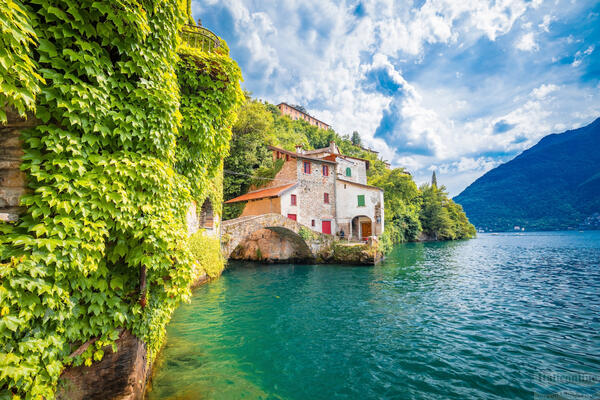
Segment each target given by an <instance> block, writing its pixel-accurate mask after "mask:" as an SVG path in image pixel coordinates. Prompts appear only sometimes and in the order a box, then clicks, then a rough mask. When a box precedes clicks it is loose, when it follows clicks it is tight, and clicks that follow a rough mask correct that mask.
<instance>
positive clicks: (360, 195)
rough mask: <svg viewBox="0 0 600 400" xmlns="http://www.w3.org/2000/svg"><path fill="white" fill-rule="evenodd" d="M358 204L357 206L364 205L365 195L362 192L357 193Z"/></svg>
mask: <svg viewBox="0 0 600 400" xmlns="http://www.w3.org/2000/svg"><path fill="white" fill-rule="evenodd" d="M358 206H359V207H364V206H365V195H364V194H359V195H358Z"/></svg>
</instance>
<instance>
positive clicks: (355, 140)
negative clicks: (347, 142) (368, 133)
mask: <svg viewBox="0 0 600 400" xmlns="http://www.w3.org/2000/svg"><path fill="white" fill-rule="evenodd" d="M352 144H353V145H355V146H360V145H361V144H362V139H361V138H360V133H358V132H357V131H354V132H352Z"/></svg>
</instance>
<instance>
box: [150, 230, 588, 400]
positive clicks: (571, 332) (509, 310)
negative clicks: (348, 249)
mask: <svg viewBox="0 0 600 400" xmlns="http://www.w3.org/2000/svg"><path fill="white" fill-rule="evenodd" d="M558 392H561V393H562V395H563V397H558V398H565V399H571V398H578V399H581V398H584V399H600V232H585V233H580V232H556V233H554V232H553V233H527V234H499V235H491V234H480V236H479V237H478V238H477V239H474V240H469V241H461V242H447V243H428V244H422V243H419V244H407V245H402V246H398V247H397V248H396V249H395V251H394V252H393V253H392V254H391V255H390V256H389V257H388V258H387V259H386V260H385V262H383V263H382V264H380V265H378V266H376V267H354V266H323V265H319V266H309V265H268V266H263V265H257V264H244V263H236V264H231V265H230V267H229V268H228V270H227V271H226V272H225V273H224V274H223V276H222V277H221V279H219V280H217V281H215V282H212V283H210V284H208V285H204V286H202V287H200V288H199V289H197V290H196V291H195V295H194V299H193V301H192V303H191V304H186V305H183V306H182V307H180V308H179V309H178V310H177V312H176V313H175V315H174V317H173V320H172V322H171V323H170V325H169V327H168V337H167V343H166V346H165V348H164V349H163V351H162V352H161V354H160V356H159V357H158V359H157V362H156V368H155V374H154V378H153V386H152V391H151V392H150V393H149V394H148V399H152V400H154V399H239V398H244V399H333V398H339V399H546V398H557V397H552V396H553V394H556V393H558ZM569 396H571V397H569Z"/></svg>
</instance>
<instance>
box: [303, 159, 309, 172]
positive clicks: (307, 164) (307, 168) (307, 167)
mask: <svg viewBox="0 0 600 400" xmlns="http://www.w3.org/2000/svg"><path fill="white" fill-rule="evenodd" d="M304 173H305V174H310V163H309V162H308V161H304Z"/></svg>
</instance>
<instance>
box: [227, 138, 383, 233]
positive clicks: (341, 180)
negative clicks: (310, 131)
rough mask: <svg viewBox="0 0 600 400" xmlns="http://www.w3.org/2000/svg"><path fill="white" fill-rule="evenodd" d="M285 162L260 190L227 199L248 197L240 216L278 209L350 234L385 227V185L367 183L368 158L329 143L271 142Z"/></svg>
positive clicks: (320, 226)
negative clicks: (313, 146) (307, 146)
mask: <svg viewBox="0 0 600 400" xmlns="http://www.w3.org/2000/svg"><path fill="white" fill-rule="evenodd" d="M269 149H270V150H271V151H272V152H273V158H274V159H275V160H279V159H284V160H285V162H284V164H283V167H282V168H281V170H280V171H279V172H278V173H277V175H276V176H275V178H274V179H273V180H272V181H270V182H269V183H268V184H266V185H264V186H263V187H262V188H259V189H258V190H254V191H252V192H249V193H247V194H245V195H242V196H239V197H236V198H235V199H231V200H229V201H227V202H226V203H237V202H242V201H247V203H246V207H245V208H244V212H243V213H242V217H245V216H252V215H262V214H268V213H277V214H282V215H285V216H287V217H288V218H291V219H293V220H295V221H298V222H299V223H301V224H304V225H306V226H308V227H310V228H311V229H313V230H315V231H318V232H322V233H327V234H337V235H339V236H342V232H343V236H344V237H345V238H350V239H353V240H366V239H367V238H368V237H370V236H379V235H381V234H382V233H383V228H384V203H383V189H380V188H378V187H375V186H370V185H367V170H368V169H369V164H370V162H369V160H365V159H362V158H357V157H350V156H346V155H343V154H340V150H339V148H338V147H337V145H336V144H335V143H334V142H331V144H330V145H329V146H328V147H325V148H322V149H317V150H311V151H305V150H303V149H302V146H297V147H296V151H295V152H293V151H287V150H284V149H280V148H278V147H273V146H269Z"/></svg>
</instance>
